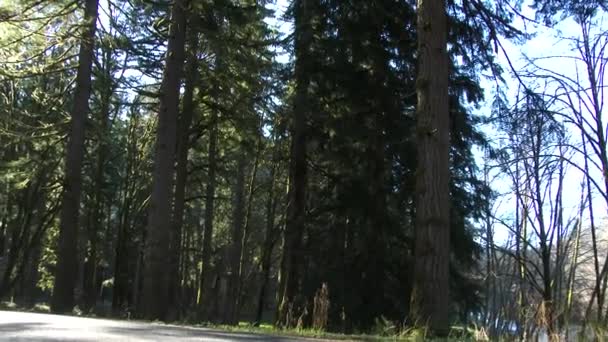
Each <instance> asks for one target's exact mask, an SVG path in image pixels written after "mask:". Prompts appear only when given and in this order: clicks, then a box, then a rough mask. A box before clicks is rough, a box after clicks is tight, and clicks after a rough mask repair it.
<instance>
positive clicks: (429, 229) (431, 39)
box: [411, 0, 450, 336]
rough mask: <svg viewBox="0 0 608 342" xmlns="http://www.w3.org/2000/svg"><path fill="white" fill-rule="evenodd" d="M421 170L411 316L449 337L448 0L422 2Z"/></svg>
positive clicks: (418, 84) (418, 85)
mask: <svg viewBox="0 0 608 342" xmlns="http://www.w3.org/2000/svg"><path fill="white" fill-rule="evenodd" d="M417 26H418V67H419V69H418V77H417V80H416V91H417V95H418V108H417V128H416V129H417V135H416V137H417V145H418V165H417V170H416V223H415V224H416V237H415V267H414V283H413V290H412V295H411V315H412V318H413V322H415V323H416V324H423V325H426V326H427V327H428V328H429V329H430V330H431V332H432V333H433V334H436V335H439V336H445V335H447V334H448V332H449V328H450V322H449V317H448V307H449V283H448V280H449V279H448V278H449V258H450V197H449V194H450V185H449V184H450V181H449V179H450V170H449V151H450V136H449V134H450V133H449V128H450V125H449V122H450V117H449V108H448V54H447V17H446V9H445V3H444V1H442V0H418V18H417Z"/></svg>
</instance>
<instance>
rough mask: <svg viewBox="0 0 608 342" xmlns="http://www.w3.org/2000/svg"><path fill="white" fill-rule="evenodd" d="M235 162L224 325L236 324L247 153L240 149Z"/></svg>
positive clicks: (243, 224)
mask: <svg viewBox="0 0 608 342" xmlns="http://www.w3.org/2000/svg"><path fill="white" fill-rule="evenodd" d="M240 150H241V151H240V152H239V156H238V161H237V171H236V184H235V186H234V213H233V216H232V242H231V246H230V254H229V257H230V260H229V262H230V267H229V270H230V274H229V277H228V296H227V303H226V305H225V307H226V311H225V314H226V316H225V317H224V323H225V324H236V323H238V317H237V316H238V307H239V293H238V292H239V279H240V277H241V274H240V267H239V266H240V264H241V262H240V261H241V253H242V249H243V245H242V244H243V232H244V227H245V169H246V166H247V153H246V152H245V148H244V147H243V146H241V147H240Z"/></svg>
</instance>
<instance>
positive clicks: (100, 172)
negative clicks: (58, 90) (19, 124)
mask: <svg viewBox="0 0 608 342" xmlns="http://www.w3.org/2000/svg"><path fill="white" fill-rule="evenodd" d="M111 60H112V55H111V50H110V49H108V48H105V49H104V50H103V65H104V67H105V68H104V70H103V71H104V73H103V76H102V81H103V82H102V84H103V87H104V88H103V89H102V91H103V95H102V99H101V106H100V109H99V123H100V125H99V130H98V132H97V143H98V147H97V168H96V170H95V175H94V182H95V190H94V203H93V208H92V215H93V217H92V220H91V223H92V224H90V225H89V231H88V240H89V247H90V248H89V254H88V255H87V262H86V264H85V271H84V273H85V274H84V279H85V282H84V286H83V287H84V307H85V310H90V309H91V308H94V307H95V303H96V300H97V292H98V290H97V286H96V283H97V276H98V275H97V258H98V257H97V250H98V246H97V244H98V241H97V240H98V234H99V231H100V230H101V229H102V226H103V217H104V208H105V203H104V202H105V201H104V191H103V189H104V186H105V177H104V170H105V165H106V158H107V156H106V155H107V150H108V146H107V140H106V139H107V136H108V134H109V124H110V101H111V100H112V94H113V93H114V86H113V83H114V82H113V80H112V71H111V66H110V64H111Z"/></svg>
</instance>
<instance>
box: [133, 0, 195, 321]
mask: <svg viewBox="0 0 608 342" xmlns="http://www.w3.org/2000/svg"><path fill="white" fill-rule="evenodd" d="M187 2H188V1H187V0H175V1H174V2H173V6H172V11H171V26H170V29H169V42H168V46H167V57H166V62H165V63H166V64H165V70H164V73H163V80H162V84H161V88H160V109H159V113H158V126H157V133H156V154H155V160H154V174H153V185H152V194H151V196H150V206H149V211H148V227H147V239H146V246H145V254H144V270H143V289H142V298H141V302H140V304H141V306H140V312H141V315H142V316H143V317H145V318H149V319H165V315H166V313H167V305H168V298H169V296H170V294H169V272H167V269H168V267H169V266H170V265H169V264H170V262H169V244H170V243H169V241H170V237H171V211H172V210H171V209H172V208H171V202H172V201H171V199H172V198H173V196H172V193H173V191H172V190H173V173H174V172H173V171H174V162H175V145H176V126H177V113H178V110H179V88H180V80H181V78H182V67H183V63H184V55H185V52H184V50H185V40H186V15H185V9H186V5H187Z"/></svg>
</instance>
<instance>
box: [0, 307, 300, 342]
mask: <svg viewBox="0 0 608 342" xmlns="http://www.w3.org/2000/svg"><path fill="white" fill-rule="evenodd" d="M0 341H42V342H45V341H133V342H139V341H163V342H165V341H166V342H171V341H274V342H280V341H295V339H290V338H281V337H274V336H262V335H252V334H232V333H226V332H222V331H217V330H211V329H197V328H189V327H179V326H172V325H164V324H154V323H139V322H129V321H116V320H107V319H91V318H81V317H70V316H57V315H46V314H33V313H24V312H9V311H0Z"/></svg>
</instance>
